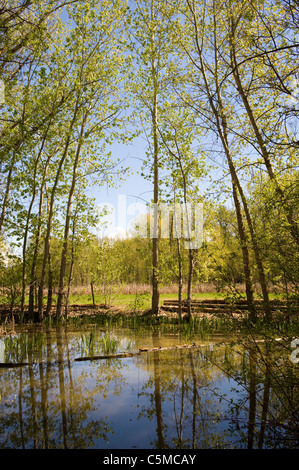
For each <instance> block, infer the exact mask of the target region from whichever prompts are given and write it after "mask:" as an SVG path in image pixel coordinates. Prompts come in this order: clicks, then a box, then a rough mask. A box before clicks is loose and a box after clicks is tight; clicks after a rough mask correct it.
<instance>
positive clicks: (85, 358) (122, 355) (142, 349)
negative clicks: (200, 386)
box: [75, 343, 204, 361]
mask: <svg viewBox="0 0 299 470" xmlns="http://www.w3.org/2000/svg"><path fill="white" fill-rule="evenodd" d="M202 346H204V345H203V344H195V343H193V344H180V345H174V346H169V347H166V348H162V347H156V348H151V347H148V348H147V347H140V348H139V351H137V352H135V353H118V354H106V355H104V356H83V357H77V358H75V361H96V360H99V359H121V358H125V357H133V356H139V355H140V354H141V353H142V352H157V351H167V350H170V349H190V348H198V347H202Z"/></svg>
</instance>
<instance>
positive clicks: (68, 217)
mask: <svg viewBox="0 0 299 470" xmlns="http://www.w3.org/2000/svg"><path fill="white" fill-rule="evenodd" d="M87 117H88V112H86V113H85V115H84V116H83V120H82V124H81V129H80V136H79V141H78V145H77V150H76V155H75V161H74V167H73V177H72V183H71V187H70V191H69V197H68V202H67V209H66V218H65V226H64V238H63V247H62V253H61V263H60V275H59V288H58V297H57V308H56V316H57V317H60V316H62V303H63V298H64V297H65V292H64V281H65V271H66V260H67V251H68V241H69V230H70V222H71V207H72V202H73V196H74V192H75V186H76V182H77V170H78V165H79V160H80V154H81V148H82V145H83V140H84V138H83V135H84V130H85V124H86V121H87Z"/></svg>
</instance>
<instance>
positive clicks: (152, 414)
mask: <svg viewBox="0 0 299 470" xmlns="http://www.w3.org/2000/svg"><path fill="white" fill-rule="evenodd" d="M193 343H194V344H195V346H194V347H191V348H178V347H175V346H179V345H184V344H189V345H192V344H193ZM274 343H275V344H274ZM141 347H145V348H159V347H161V348H162V349H161V350H160V351H144V352H141V353H140V351H139V348H141ZM163 348H167V349H163ZM119 352H122V353H126V354H127V353H130V355H129V356H128V357H126V356H124V357H115V358H106V359H104V358H99V357H98V356H101V355H102V356H103V355H111V354H113V353H114V354H115V353H119ZM94 357H97V358H94ZM79 358H81V359H82V358H87V359H86V360H78V359H79ZM0 362H2V363H5V364H6V365H7V366H8V365H10V367H2V368H1V369H0V416H1V424H0V448H1V449H252V448H298V422H299V414H298V403H299V398H298V395H299V394H298V390H299V387H298V364H292V362H291V361H290V359H289V352H288V351H287V348H285V347H283V345H281V344H280V343H278V342H273V341H271V342H270V343H268V342H267V343H263V342H261V343H255V342H249V341H248V340H246V341H245V342H243V341H240V339H238V340H236V338H234V337H232V336H231V335H225V334H213V335H210V336H209V337H205V338H200V337H198V336H197V337H188V336H187V335H186V334H182V333H179V332H178V331H176V330H175V329H174V328H173V329H171V328H169V329H167V328H161V327H155V328H153V327H144V326H142V327H138V328H130V327H127V328H125V327H120V326H109V327H104V326H101V325H97V324H87V325H83V326H82V325H81V326H80V327H79V326H70V325H67V326H66V325H60V326H54V327H51V326H48V327H45V326H44V327H41V326H34V325H32V326H23V327H19V328H15V331H14V333H13V334H11V335H8V336H6V337H2V338H0ZM20 363H24V364H23V365H22V364H20ZM17 364H18V366H17V367H12V366H13V365H17Z"/></svg>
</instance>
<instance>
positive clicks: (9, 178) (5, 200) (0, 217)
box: [0, 152, 16, 233]
mask: <svg viewBox="0 0 299 470" xmlns="http://www.w3.org/2000/svg"><path fill="white" fill-rule="evenodd" d="M15 159H16V153H15V152H14V153H13V158H12V160H11V163H10V168H9V171H8V175H7V178H6V188H5V193H4V198H3V203H2V211H1V215H0V233H1V232H2V227H3V223H4V218H5V213H6V209H7V203H8V197H9V191H10V186H11V181H12V172H13V168H14V164H15Z"/></svg>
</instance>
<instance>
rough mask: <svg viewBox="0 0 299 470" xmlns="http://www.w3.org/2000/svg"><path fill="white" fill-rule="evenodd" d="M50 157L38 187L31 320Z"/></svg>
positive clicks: (30, 305)
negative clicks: (39, 187)
mask: <svg viewBox="0 0 299 470" xmlns="http://www.w3.org/2000/svg"><path fill="white" fill-rule="evenodd" d="M50 158H51V157H48V159H47V161H46V165H45V170H44V174H43V180H42V185H41V189H40V197H39V209H38V224H37V231H36V236H35V241H34V251H33V256H32V264H31V274H30V282H29V309H28V317H29V319H30V320H33V316H34V292H35V287H36V282H37V279H36V263H37V256H38V250H39V243H40V238H41V227H42V213H43V204H44V190H45V185H46V184H45V183H46V174H47V171H48V165H49V162H50Z"/></svg>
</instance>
